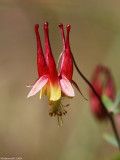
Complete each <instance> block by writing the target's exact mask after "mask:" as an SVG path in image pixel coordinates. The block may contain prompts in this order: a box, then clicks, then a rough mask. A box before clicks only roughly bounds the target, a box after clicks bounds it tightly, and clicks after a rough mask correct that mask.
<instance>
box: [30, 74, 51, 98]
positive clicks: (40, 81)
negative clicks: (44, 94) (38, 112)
mask: <svg viewBox="0 0 120 160" xmlns="http://www.w3.org/2000/svg"><path fill="white" fill-rule="evenodd" d="M47 81H48V75H44V76H42V77H41V78H39V79H38V80H37V81H36V83H35V84H34V85H33V87H32V89H31V90H30V92H29V94H28V96H27V98H29V97H31V96H33V95H35V94H36V93H38V92H39V91H40V90H41V89H42V88H43V87H44V86H45V84H46V83H47Z"/></svg>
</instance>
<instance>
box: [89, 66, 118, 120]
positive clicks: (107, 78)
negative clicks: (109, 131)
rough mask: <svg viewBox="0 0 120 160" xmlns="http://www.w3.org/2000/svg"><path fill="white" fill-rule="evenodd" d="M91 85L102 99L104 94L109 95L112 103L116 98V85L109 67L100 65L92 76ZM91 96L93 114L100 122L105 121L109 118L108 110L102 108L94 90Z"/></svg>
mask: <svg viewBox="0 0 120 160" xmlns="http://www.w3.org/2000/svg"><path fill="white" fill-rule="evenodd" d="M91 83H92V85H93V87H94V89H95V90H96V92H97V93H98V95H99V96H100V98H101V99H102V96H103V94H105V95H107V96H108V97H109V98H110V99H111V100H112V101H114V98H115V85H114V81H113V78H112V75H111V73H110V71H109V69H108V68H107V67H104V66H102V65H98V66H97V67H96V68H95V71H94V73H93V76H92V80H91ZM89 94H90V108H91V111H92V113H93V114H94V115H95V116H96V118H98V119H99V120H104V119H105V118H106V117H107V113H106V110H105V109H104V108H103V107H102V106H101V104H100V102H99V100H98V99H97V97H96V96H95V94H94V93H93V91H92V90H90V92H89Z"/></svg>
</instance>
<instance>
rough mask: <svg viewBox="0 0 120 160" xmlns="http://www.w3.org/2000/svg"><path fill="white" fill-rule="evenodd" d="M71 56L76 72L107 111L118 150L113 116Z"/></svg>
mask: <svg viewBox="0 0 120 160" xmlns="http://www.w3.org/2000/svg"><path fill="white" fill-rule="evenodd" d="M72 58H73V63H74V66H75V68H76V70H77V72H78V73H79V75H80V76H81V77H82V78H83V79H84V81H85V82H86V83H87V84H88V85H89V87H90V88H91V89H92V91H93V92H94V94H95V96H96V97H97V99H98V100H99V102H100V104H101V105H102V107H103V108H104V110H105V111H106V113H107V116H108V119H109V120H110V123H111V125H112V129H113V132H114V134H115V137H116V140H117V143H118V147H119V150H120V138H119V135H118V131H117V128H116V125H115V122H114V119H113V116H112V115H111V113H109V112H108V110H107V109H106V107H105V105H104V104H103V102H102V100H101V98H100V96H99V95H98V94H97V92H96V90H95V89H94V87H93V86H92V84H91V83H90V82H89V81H88V80H87V78H86V77H85V76H84V75H83V74H82V72H81V71H80V70H79V68H78V66H77V64H76V61H75V59H74V57H73V55H72Z"/></svg>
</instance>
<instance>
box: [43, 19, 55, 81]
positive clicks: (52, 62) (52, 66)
mask: <svg viewBox="0 0 120 160" xmlns="http://www.w3.org/2000/svg"><path fill="white" fill-rule="evenodd" d="M44 32H45V60H46V63H47V66H48V68H49V76H50V81H51V82H52V83H55V82H56V81H58V73H57V69H56V64H55V60H54V58H53V55H52V51H51V47H50V42H49V35H48V23H47V22H46V23H45V24H44Z"/></svg>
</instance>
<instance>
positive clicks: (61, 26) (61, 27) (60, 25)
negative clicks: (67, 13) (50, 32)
mask: <svg viewBox="0 0 120 160" xmlns="http://www.w3.org/2000/svg"><path fill="white" fill-rule="evenodd" d="M59 27H60V29H61V33H62V39H63V51H64V50H65V35H64V30H63V24H61V23H60V24H59Z"/></svg>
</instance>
